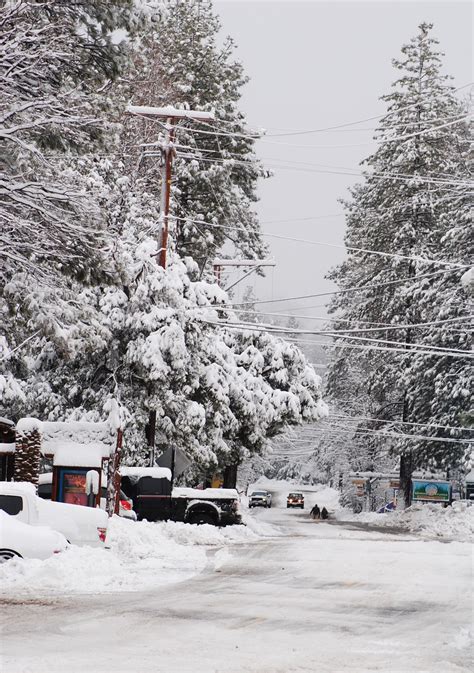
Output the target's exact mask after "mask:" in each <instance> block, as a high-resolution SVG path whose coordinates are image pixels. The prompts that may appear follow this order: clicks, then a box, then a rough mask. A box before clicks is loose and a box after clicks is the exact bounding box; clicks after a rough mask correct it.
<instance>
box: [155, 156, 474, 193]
mask: <svg viewBox="0 0 474 673" xmlns="http://www.w3.org/2000/svg"><path fill="white" fill-rule="evenodd" d="M147 156H154V155H152V154H148V155H147ZM178 157H180V158H182V159H194V160H195V161H201V162H204V163H210V164H219V163H220V164H222V165H228V166H231V167H232V166H236V165H238V166H249V165H252V164H255V165H257V166H261V167H262V168H268V169H272V170H273V169H283V170H289V171H296V172H303V173H321V174H324V175H347V176H351V177H371V178H376V179H377V180H382V179H386V178H390V179H392V180H400V181H401V182H412V181H413V180H417V181H418V182H427V183H432V184H434V185H439V186H444V185H446V186H455V187H464V186H465V187H471V186H472V183H471V182H468V181H455V180H442V179H441V178H437V177H435V176H433V177H430V176H427V175H411V176H408V177H407V176H406V175H403V174H396V173H392V174H391V173H368V172H367V171H365V172H363V171H357V170H356V169H353V168H347V169H344V170H328V169H324V170H323V169H318V168H300V167H298V166H294V165H286V166H285V165H276V166H272V165H267V166H264V165H263V164H262V161H261V160H260V159H248V160H245V159H233V158H230V159H224V158H217V157H216V158H212V159H211V158H206V157H199V156H196V155H192V154H183V153H181V154H178ZM270 161H286V163H287V164H295V163H297V162H295V161H293V162H291V161H288V160H284V159H271V160H270ZM299 163H304V162H299ZM309 165H310V166H311V165H313V164H309ZM314 165H317V164H314Z"/></svg>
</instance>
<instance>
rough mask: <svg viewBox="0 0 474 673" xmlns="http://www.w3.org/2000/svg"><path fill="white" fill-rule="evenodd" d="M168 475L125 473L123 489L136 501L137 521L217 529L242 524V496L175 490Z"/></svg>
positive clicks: (227, 492)
mask: <svg viewBox="0 0 474 673" xmlns="http://www.w3.org/2000/svg"><path fill="white" fill-rule="evenodd" d="M153 470H154V472H152V471H153ZM158 470H161V472H158ZM167 472H169V470H167V469H166V468H143V469H141V468H127V469H123V471H122V485H121V488H122V491H124V493H125V494H126V495H127V496H128V497H129V498H131V499H132V500H133V509H134V511H135V512H136V514H137V518H138V520H142V519H146V520H147V521H167V520H171V521H183V522H184V523H193V524H203V523H208V524H211V525H214V526H228V525H231V524H239V523H242V517H241V514H240V511H239V494H238V493H237V491H236V490H235V489H233V488H206V489H203V490H200V489H196V488H173V489H172V487H171V474H170V475H168V474H165V473H167Z"/></svg>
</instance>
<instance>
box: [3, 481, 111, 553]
mask: <svg viewBox="0 0 474 673" xmlns="http://www.w3.org/2000/svg"><path fill="white" fill-rule="evenodd" d="M0 509H2V510H3V511H4V512H6V513H7V514H9V515H10V516H12V517H15V518H16V519H17V520H18V521H22V522H23V523H27V524H30V525H32V526H49V527H50V528H52V529H53V530H55V531H58V532H60V533H62V534H63V535H64V536H65V538H66V539H67V540H68V542H71V543H72V544H77V545H89V546H92V547H98V546H99V547H100V546H103V545H104V543H105V538H106V535H107V524H108V520H109V519H108V516H107V514H106V513H105V512H104V511H103V510H102V509H99V508H98V507H97V508H95V507H81V506H79V505H69V504H67V503H64V502H53V501H51V500H43V499H42V498H40V497H38V496H37V495H36V489H35V487H34V486H33V484H29V483H26V482H14V481H11V482H7V481H2V482H0Z"/></svg>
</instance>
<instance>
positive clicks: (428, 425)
mask: <svg viewBox="0 0 474 673" xmlns="http://www.w3.org/2000/svg"><path fill="white" fill-rule="evenodd" d="M328 418H329V419H331V418H336V419H337V420H342V421H346V420H351V421H355V422H359V421H370V422H373V423H393V424H394V425H410V426H411V425H413V426H416V427H422V428H439V429H440V430H456V431H460V430H462V431H463V432H465V431H467V432H474V428H465V427H455V426H453V425H437V424H436V423H415V422H411V421H401V420H400V421H397V420H387V419H382V418H370V417H369V416H347V415H344V414H337V413H336V414H334V413H331V412H330V413H329V416H328ZM305 429H306V428H302V430H305ZM307 429H308V430H310V429H311V428H309V427H308V428H307Z"/></svg>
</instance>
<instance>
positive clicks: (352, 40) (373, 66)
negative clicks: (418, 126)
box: [215, 0, 473, 315]
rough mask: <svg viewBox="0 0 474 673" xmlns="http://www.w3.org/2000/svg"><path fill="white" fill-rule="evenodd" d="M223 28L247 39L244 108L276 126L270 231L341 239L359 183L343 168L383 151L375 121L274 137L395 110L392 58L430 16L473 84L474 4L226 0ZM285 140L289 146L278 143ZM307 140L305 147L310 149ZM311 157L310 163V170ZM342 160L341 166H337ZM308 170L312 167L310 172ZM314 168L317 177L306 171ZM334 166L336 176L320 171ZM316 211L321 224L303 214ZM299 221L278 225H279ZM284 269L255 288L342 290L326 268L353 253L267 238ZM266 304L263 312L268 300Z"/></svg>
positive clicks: (266, 221) (458, 80)
mask: <svg viewBox="0 0 474 673" xmlns="http://www.w3.org/2000/svg"><path fill="white" fill-rule="evenodd" d="M215 8H216V11H217V13H218V14H219V15H220V17H221V21H222V24H223V31H224V32H225V33H226V34H229V35H231V36H232V37H233V38H234V40H235V41H236V42H237V45H238V49H237V56H238V58H239V59H240V60H241V61H242V62H243V65H244V68H245V72H246V73H247V75H248V76H249V77H250V78H251V80H250V83H249V84H248V85H247V86H246V87H245V89H244V95H243V99H242V102H241V108H242V109H243V111H244V112H245V114H246V115H247V118H248V121H249V124H250V125H252V126H254V127H263V128H265V129H267V137H266V138H265V139H264V140H262V141H259V143H258V154H259V156H260V158H261V159H262V160H264V163H265V164H267V165H269V166H273V167H275V166H277V165H278V164H281V163H282V162H286V163H288V162H300V163H294V164H293V166H294V168H293V169H291V170H287V169H281V168H280V169H276V168H275V169H274V170H275V175H274V177H273V178H271V179H269V180H266V181H263V182H261V184H260V188H259V195H260V202H259V204H258V211H259V214H260V217H261V222H262V229H263V230H264V231H266V232H271V233H274V234H278V235H282V236H285V235H287V236H293V237H297V238H304V239H310V240H314V241H324V242H327V243H334V244H338V245H341V244H342V243H343V235H344V218H343V217H341V216H340V213H341V212H342V209H341V205H340V204H339V203H338V199H339V198H344V197H347V196H348V191H347V190H348V187H349V186H350V185H351V184H354V182H355V181H356V180H357V178H354V177H352V176H348V175H341V174H340V172H341V171H342V172H344V170H345V169H351V170H352V171H353V170H356V171H358V170H359V168H358V164H359V162H360V161H361V160H362V159H363V158H364V157H366V156H367V155H368V154H370V153H371V151H373V149H374V145H373V144H372V143H371V136H372V131H371V130H370V129H372V128H373V127H374V122H366V123H362V124H360V128H361V129H368V130H358V131H355V130H354V129H352V130H344V131H338V132H318V133H312V134H307V135H300V136H288V137H269V136H270V135H271V134H276V133H283V132H284V131H285V130H289V129H315V128H324V127H327V126H333V125H337V124H344V123H346V122H352V121H357V120H360V119H365V118H367V117H373V116H374V115H379V114H381V113H383V112H384V106H383V104H382V103H381V102H380V101H379V100H378V98H379V96H381V95H383V94H384V93H388V91H389V88H390V85H391V83H392V82H393V81H394V79H395V71H394V70H393V67H392V64H391V60H392V59H393V58H397V57H398V56H399V54H400V47H401V46H402V45H403V44H404V43H406V42H407V41H409V39H410V38H411V37H412V36H414V35H415V34H416V33H417V26H418V24H419V23H420V22H422V21H429V22H432V23H434V35H435V36H436V37H437V38H438V39H439V40H440V43H441V44H440V46H441V49H442V50H443V51H444V52H445V53H446V57H445V61H444V63H445V72H446V73H447V74H451V75H452V76H453V77H454V82H453V83H454V86H456V87H460V86H463V85H465V84H467V83H469V82H471V81H472V79H473V78H472V67H471V63H472V54H471V49H472V47H471V45H472V10H471V4H470V3H469V2H456V1H448V2H432V1H430V0H428V1H426V2H416V1H401V0H400V1H398V2H386V1H384V0H377V1H374V2H360V1H358V0H346V1H345V2H338V1H337V0H331V1H330V2H329V1H326V2H322V1H319V0H308V1H307V2H299V1H294V0H283V1H279V2H275V1H274V0H248V1H247V0H215ZM277 143H281V144H277ZM301 145H303V147H301ZM308 164H309V165H308ZM331 167H334V168H331ZM301 169H305V170H304V171H303V170H301ZM308 170H309V171H314V172H306V171H308ZM326 170H333V171H334V172H333V173H325V172H317V171H326ZM306 217H311V218H314V219H313V220H307V221H297V220H298V218H306ZM282 219H285V220H287V221H286V222H274V220H282ZM266 240H267V241H268V242H269V243H270V245H271V252H272V255H273V256H274V258H275V260H276V262H277V266H276V268H275V271H274V273H273V279H272V275H271V274H269V276H268V278H267V279H266V280H264V281H262V282H259V283H258V284H257V285H256V287H255V289H256V291H257V292H258V294H259V295H260V298H262V299H267V298H270V297H272V296H273V297H274V298H279V297H287V296H293V295H304V294H311V293H319V292H325V291H327V290H331V289H334V286H333V285H332V283H330V282H329V281H328V280H325V279H324V275H325V273H326V272H327V271H328V269H329V268H331V267H332V266H333V265H334V264H336V263H338V262H339V261H341V260H342V259H343V256H344V253H343V250H341V249H338V248H330V247H326V246H320V245H309V244H303V243H296V242H285V241H282V240H278V239H275V238H267V239H266ZM324 302H325V298H321V299H313V300H306V301H304V302H288V303H286V304H283V303H282V304H277V305H273V306H272V309H270V305H267V307H266V308H265V310H279V311H282V312H287V310H288V309H289V308H290V307H298V309H297V310H295V311H294V312H295V313H304V312H305V311H304V310H302V307H310V306H311V307H313V306H315V305H316V306H315V308H312V309H311V310H308V311H307V312H308V313H311V314H314V315H318V314H319V313H320V314H324V313H323V312H324V308H323V307H322V306H318V305H320V304H323V303H324ZM262 308H263V307H262Z"/></svg>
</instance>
